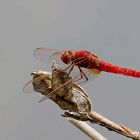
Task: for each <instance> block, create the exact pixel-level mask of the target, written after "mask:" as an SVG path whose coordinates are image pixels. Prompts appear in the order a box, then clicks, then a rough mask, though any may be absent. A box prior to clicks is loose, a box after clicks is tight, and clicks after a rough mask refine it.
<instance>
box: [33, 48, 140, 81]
mask: <svg viewBox="0 0 140 140" xmlns="http://www.w3.org/2000/svg"><path fill="white" fill-rule="evenodd" d="M33 55H34V57H35V58H37V59H39V60H41V61H45V62H47V61H48V60H53V59H55V56H57V58H56V60H58V59H59V61H61V62H62V63H63V64H66V65H67V67H66V69H69V74H70V73H71V72H72V71H73V69H74V68H75V67H77V68H78V69H79V72H80V78H79V79H82V78H85V79H86V81H87V80H88V79H89V77H88V76H87V74H86V73H92V74H94V75H96V76H97V75H99V74H100V73H101V72H107V73H113V74H118V75H123V76H129V77H135V78H140V71H137V70H134V69H130V68H126V67H121V66H118V65H114V64H111V63H109V62H106V61H103V60H101V59H100V57H99V56H97V55H96V54H95V53H92V52H90V51H87V50H77V51H71V50H65V51H63V50H62V51H61V50H56V49H50V48H37V49H35V51H34V53H33ZM83 68H84V69H86V70H87V71H86V72H85V70H83Z"/></svg>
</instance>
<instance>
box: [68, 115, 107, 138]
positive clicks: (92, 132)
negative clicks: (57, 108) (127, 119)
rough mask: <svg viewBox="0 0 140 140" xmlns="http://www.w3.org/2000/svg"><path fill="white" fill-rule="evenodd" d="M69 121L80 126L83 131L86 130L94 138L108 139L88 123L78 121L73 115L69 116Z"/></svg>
mask: <svg viewBox="0 0 140 140" xmlns="http://www.w3.org/2000/svg"><path fill="white" fill-rule="evenodd" d="M67 119H68V120H69V122H71V123H72V124H73V125H75V126H76V127H77V128H79V129H80V130H81V131H82V132H84V133H85V134H86V135H87V136H89V137H90V138H91V139H92V140H107V139H106V138H104V137H103V136H102V135H101V134H100V133H98V132H97V131H96V130H95V129H93V128H92V127H91V126H89V125H88V124H87V123H85V122H82V121H78V120H76V119H74V118H72V117H67Z"/></svg>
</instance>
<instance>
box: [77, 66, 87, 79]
mask: <svg viewBox="0 0 140 140" xmlns="http://www.w3.org/2000/svg"><path fill="white" fill-rule="evenodd" d="M78 69H79V71H80V77H78V78H77V79H76V81H79V80H81V79H83V78H85V81H84V82H86V81H88V77H87V76H86V74H85V73H84V72H83V70H82V69H81V68H80V67H78Z"/></svg>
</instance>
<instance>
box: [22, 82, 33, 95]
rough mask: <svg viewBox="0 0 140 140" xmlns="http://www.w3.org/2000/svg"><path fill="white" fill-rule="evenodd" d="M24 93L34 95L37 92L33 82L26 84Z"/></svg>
mask: <svg viewBox="0 0 140 140" xmlns="http://www.w3.org/2000/svg"><path fill="white" fill-rule="evenodd" d="M23 92H24V93H34V92H35V90H34V88H33V80H31V81H29V82H28V83H26V84H25V85H24V87H23Z"/></svg>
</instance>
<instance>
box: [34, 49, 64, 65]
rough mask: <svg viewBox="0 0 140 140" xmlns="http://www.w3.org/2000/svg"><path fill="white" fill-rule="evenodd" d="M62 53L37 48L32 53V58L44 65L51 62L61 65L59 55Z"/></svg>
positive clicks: (60, 51)
mask: <svg viewBox="0 0 140 140" xmlns="http://www.w3.org/2000/svg"><path fill="white" fill-rule="evenodd" d="M63 53H64V50H57V49H51V48H37V49H35V50H34V52H33V56H34V57H35V58H36V59H38V60H40V61H42V62H45V63H48V62H49V63H51V61H52V60H55V61H57V64H59V65H60V64H61V65H62V64H63V62H62V61H61V55H62V54H63Z"/></svg>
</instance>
